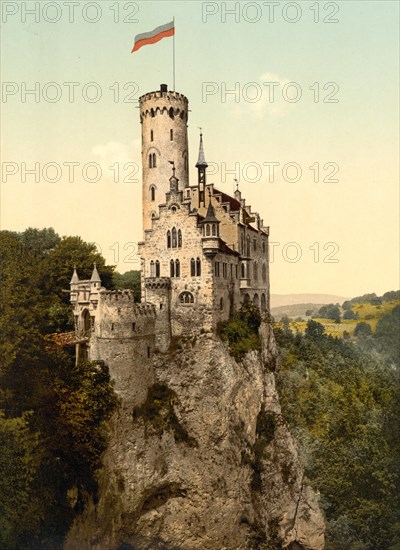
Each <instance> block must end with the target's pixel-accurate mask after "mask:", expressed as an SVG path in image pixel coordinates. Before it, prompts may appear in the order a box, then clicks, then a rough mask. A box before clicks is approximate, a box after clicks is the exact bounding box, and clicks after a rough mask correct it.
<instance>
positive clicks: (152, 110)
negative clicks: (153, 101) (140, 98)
mask: <svg viewBox="0 0 400 550" xmlns="http://www.w3.org/2000/svg"><path fill="white" fill-rule="evenodd" d="M150 114H151V116H152V117H153V118H154V115H155V113H154V109H151V111H150Z"/></svg>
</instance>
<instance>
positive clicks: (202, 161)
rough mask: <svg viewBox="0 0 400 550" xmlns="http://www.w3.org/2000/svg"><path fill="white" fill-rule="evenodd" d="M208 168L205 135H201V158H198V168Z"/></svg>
mask: <svg viewBox="0 0 400 550" xmlns="http://www.w3.org/2000/svg"><path fill="white" fill-rule="evenodd" d="M207 166H208V164H207V162H206V158H205V156H204V148H203V134H200V145H199V158H198V161H197V162H196V168H207Z"/></svg>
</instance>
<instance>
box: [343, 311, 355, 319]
mask: <svg viewBox="0 0 400 550" xmlns="http://www.w3.org/2000/svg"><path fill="white" fill-rule="evenodd" d="M343 319H354V320H356V319H358V313H357V312H356V311H353V310H352V309H346V311H345V312H344V313H343Z"/></svg>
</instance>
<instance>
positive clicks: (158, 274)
mask: <svg viewBox="0 0 400 550" xmlns="http://www.w3.org/2000/svg"><path fill="white" fill-rule="evenodd" d="M159 276H160V262H159V261H158V260H156V277H159Z"/></svg>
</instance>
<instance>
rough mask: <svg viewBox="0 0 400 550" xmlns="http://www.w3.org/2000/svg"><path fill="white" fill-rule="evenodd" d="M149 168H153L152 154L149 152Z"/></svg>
mask: <svg viewBox="0 0 400 550" xmlns="http://www.w3.org/2000/svg"><path fill="white" fill-rule="evenodd" d="M149 168H153V155H152V154H151V153H150V155H149Z"/></svg>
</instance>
